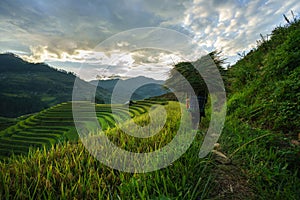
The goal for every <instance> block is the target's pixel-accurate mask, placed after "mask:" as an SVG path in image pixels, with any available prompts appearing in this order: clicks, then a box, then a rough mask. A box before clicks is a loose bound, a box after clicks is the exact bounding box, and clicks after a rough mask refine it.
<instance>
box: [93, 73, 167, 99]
mask: <svg viewBox="0 0 300 200" xmlns="http://www.w3.org/2000/svg"><path fill="white" fill-rule="evenodd" d="M90 83H91V84H92V85H95V86H98V88H103V89H105V90H107V91H109V92H110V93H112V92H113V91H114V89H115V86H116V85H118V93H117V94H116V96H117V97H118V99H117V102H118V103H124V102H125V101H127V100H128V99H126V98H125V96H126V95H127V94H132V96H131V97H130V99H131V100H142V99H146V98H150V97H154V96H160V95H163V94H166V93H168V92H169V90H167V89H165V88H164V87H163V86H162V85H163V84H164V81H162V80H155V79H152V78H147V77H144V76H138V77H135V78H130V79H126V80H122V79H110V80H93V81H90ZM139 85H142V86H141V87H138V88H136V87H137V86H139ZM135 89H136V90H135ZM134 90H135V91H134ZM106 103H110V102H106Z"/></svg>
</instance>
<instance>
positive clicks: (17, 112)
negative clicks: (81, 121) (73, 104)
mask: <svg viewBox="0 0 300 200" xmlns="http://www.w3.org/2000/svg"><path fill="white" fill-rule="evenodd" d="M75 79H76V76H75V75H74V74H73V73H70V72H66V71H63V70H57V69H54V68H52V67H50V66H48V65H47V64H44V63H37V64H34V63H29V62H26V61H24V60H22V59H21V58H19V57H17V56H16V55H14V54H11V53H6V54H0V116H3V117H18V116H21V115H24V114H29V113H34V112H38V111H40V110H43V109H45V108H48V107H51V106H53V105H56V104H58V103H61V102H66V101H71V100H72V92H73V86H74V81H75ZM77 80H78V83H79V84H78V87H79V89H81V91H83V92H86V93H87V94H88V92H90V91H93V92H94V91H96V94H95V101H96V102H97V103H110V102H111V101H110V98H111V95H112V92H113V89H114V86H115V85H116V84H117V83H118V85H121V87H120V88H121V92H120V93H118V94H117V96H118V103H124V101H125V99H124V97H123V94H127V93H128V92H129V88H131V87H133V86H135V85H137V84H140V83H145V82H151V84H147V85H144V86H142V87H140V88H138V89H137V90H136V91H135V92H134V93H133V95H132V96H131V99H132V100H140V99H145V98H149V97H153V96H159V95H162V94H165V93H166V92H168V91H167V90H165V89H164V88H162V86H161V84H162V83H163V81H157V80H154V79H150V78H146V77H142V76H141V77H136V78H131V79H127V80H121V79H112V80H100V81H91V82H86V81H84V80H81V79H77ZM119 81H120V82H119ZM97 83H98V87H97V89H96V88H95V86H97Z"/></svg>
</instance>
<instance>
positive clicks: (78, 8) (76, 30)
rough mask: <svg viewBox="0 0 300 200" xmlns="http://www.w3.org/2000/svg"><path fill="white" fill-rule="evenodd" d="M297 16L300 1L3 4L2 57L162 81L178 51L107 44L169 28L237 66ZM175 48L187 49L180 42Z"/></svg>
mask: <svg viewBox="0 0 300 200" xmlns="http://www.w3.org/2000/svg"><path fill="white" fill-rule="evenodd" d="M291 10H293V11H294V12H295V13H296V15H297V14H298V12H299V11H300V4H299V3H298V1H297V0H288V1H280V0H251V1H250V0H210V1H207V0H206V1H204V0H186V1H174V0H152V1H140V0H102V1H93V0H89V1H86V0H78V1H72V0H63V1H61V0H52V1H38V0H14V1H10V0H1V1H0V51H1V52H7V51H10V52H14V53H17V54H19V55H20V56H21V57H23V58H24V59H26V60H28V61H31V62H47V63H49V64H51V65H53V66H55V67H58V68H63V69H66V70H71V71H73V72H77V73H78V72H79V71H80V70H79V68H80V66H81V67H83V66H84V64H85V65H86V67H87V68H88V69H95V70H91V72H92V75H93V76H96V75H97V74H96V73H102V74H98V75H100V76H105V77H107V76H133V75H140V74H144V75H149V74H151V76H152V77H157V78H160V79H161V78H166V77H167V75H166V74H167V71H168V70H169V69H170V67H171V65H172V64H173V62H178V61H179V60H180V58H179V57H180V55H178V54H176V52H163V51H155V50H153V49H152V50H149V49H147V50H143V49H140V50H135V51H133V52H126V48H128V49H132V46H131V45H132V44H133V41H132V38H134V37H132V35H131V36H130V37H132V38H131V41H127V40H126V39H125V40H122V41H116V43H115V46H114V47H113V50H112V47H109V50H107V49H105V48H100V47H99V44H101V43H103V42H104V41H105V40H106V39H107V38H109V37H111V36H113V35H115V34H118V33H120V32H122V31H127V30H130V29H134V28H143V27H161V28H168V29H172V30H175V31H178V32H180V33H182V34H185V35H187V36H189V37H191V38H192V39H193V41H194V42H195V44H197V45H198V46H199V47H200V49H202V50H203V51H206V52H209V51H212V50H215V49H217V50H222V51H223V55H224V56H225V57H227V58H229V59H228V60H229V62H231V63H234V62H235V61H236V60H237V58H238V57H237V53H239V52H243V51H249V50H250V49H251V48H253V47H254V45H255V43H256V40H258V39H260V34H263V35H266V34H268V33H270V32H271V30H272V29H273V28H275V27H276V26H278V25H280V24H284V23H285V21H284V19H283V17H282V14H287V15H288V17H291V15H290V11H291ZM135 37H136V39H137V40H142V39H143V37H144V38H146V37H147V35H136V36H135ZM168 37H169V36H168V35H163V34H161V35H158V36H157V38H156V40H155V41H154V42H156V43H161V44H165V45H168V43H167V41H168V40H167V39H169V38H168ZM104 43H105V42H104ZM173 43H174V44H177V43H179V44H178V48H180V46H179V45H180V41H176V40H174V42H173ZM100 46H101V45H100ZM137 46H138V45H137ZM177 53H178V52H177ZM200 54H201V51H199V55H200ZM91 66H92V67H91ZM95 66H96V67H95ZM105 66H109V67H105ZM97 67H98V69H99V70H96V68H97ZM104 69H105V70H104ZM92 75H87V72H85V75H82V76H83V78H87V77H89V78H93V77H91V76H92Z"/></svg>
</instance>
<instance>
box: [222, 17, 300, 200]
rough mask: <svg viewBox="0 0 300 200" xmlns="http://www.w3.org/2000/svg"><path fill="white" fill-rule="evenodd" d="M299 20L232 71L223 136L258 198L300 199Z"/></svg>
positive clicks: (225, 148) (276, 33)
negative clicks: (299, 141) (296, 142)
mask: <svg viewBox="0 0 300 200" xmlns="http://www.w3.org/2000/svg"><path fill="white" fill-rule="evenodd" d="M299 44H300V22H299V21H297V20H296V21H295V22H294V23H293V24H291V25H288V26H285V27H278V28H276V29H275V30H274V31H273V32H272V37H271V39H270V40H268V41H260V44H259V46H258V47H257V48H256V49H254V50H252V51H251V52H250V53H249V54H248V55H246V56H245V57H244V58H243V59H241V60H240V61H238V62H237V64H236V65H234V66H232V67H231V68H230V69H229V70H228V73H227V75H228V80H227V81H228V82H227V84H228V85H229V87H228V89H229V101H228V116H227V121H226V125H225V129H224V131H223V135H222V136H221V138H220V143H221V146H222V148H223V149H222V150H223V151H224V152H226V154H228V155H230V157H231V158H232V159H233V163H235V164H236V165H237V166H240V168H241V170H242V171H243V173H244V174H245V175H246V176H247V178H248V179H249V180H250V182H249V184H250V185H251V187H252V188H253V189H254V191H255V193H256V194H257V197H256V198H258V199H299V194H300V172H299V166H300V160H299V157H300V146H299V145H296V144H295V142H293V141H296V140H300V138H298V137H299V136H298V133H299V132H300V124H299V123H300V107H299V102H300V81H299V77H300V46H299Z"/></svg>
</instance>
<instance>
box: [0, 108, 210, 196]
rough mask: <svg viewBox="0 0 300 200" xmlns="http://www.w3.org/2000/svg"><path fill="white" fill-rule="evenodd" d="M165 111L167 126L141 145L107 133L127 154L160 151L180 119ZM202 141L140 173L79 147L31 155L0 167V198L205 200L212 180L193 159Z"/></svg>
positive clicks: (203, 163) (205, 164) (206, 167)
mask: <svg viewBox="0 0 300 200" xmlns="http://www.w3.org/2000/svg"><path fill="white" fill-rule="evenodd" d="M165 108H166V110H167V113H168V115H167V118H168V119H167V124H166V125H165V126H164V127H162V130H161V132H160V134H158V135H156V136H154V137H153V138H150V139H148V140H147V139H146V140H145V141H144V142H142V140H141V139H140V140H137V139H136V138H134V137H129V136H126V135H125V133H120V132H119V130H118V128H115V129H109V130H107V132H106V134H107V135H109V137H110V139H111V140H112V141H114V142H115V143H116V144H119V146H120V147H122V148H127V149H128V150H133V151H138V152H140V151H143V152H147V151H153V150H155V149H159V148H161V147H163V146H164V145H165V144H167V143H168V142H169V141H170V140H171V139H172V138H173V137H174V135H175V134H176V131H177V129H176V124H177V123H179V122H178V117H180V112H178V108H179V104H177V103H169V104H168V105H167V106H165ZM148 120H149V118H148V116H147V114H145V116H143V115H142V116H140V117H138V118H137V119H135V121H136V122H138V123H147V121H148ZM174 125H175V126H174ZM201 140H202V137H201V136H200V135H197V136H196V139H195V140H194V142H193V144H192V145H191V147H190V148H189V149H188V151H187V152H186V153H185V154H184V155H183V156H182V157H181V158H180V159H178V160H177V161H175V162H174V163H172V164H171V165H170V166H168V167H166V168H164V169H161V170H158V171H154V172H149V173H141V174H137V173H125V172H120V171H117V170H113V169H111V168H109V167H107V166H105V165H103V164H102V163H100V162H99V161H98V160H97V159H95V158H94V157H93V156H91V155H90V154H89V153H88V152H87V150H86V149H85V148H84V145H83V144H82V143H81V142H78V143H64V144H58V145H56V146H52V148H51V149H49V150H46V149H40V150H37V151H33V150H31V151H30V152H29V154H28V155H27V156H19V157H11V158H9V159H7V160H5V162H0V182H1V186H0V199H12V198H16V199H38V198H43V199H56V198H61V199H70V198H74V199H204V198H207V197H208V195H209V193H210V190H211V189H212V188H211V187H210V186H211V184H212V180H213V176H214V175H213V174H212V173H211V171H210V170H211V167H212V166H213V163H212V160H211V158H210V157H207V158H205V159H199V158H198V151H199V147H200V144H201ZM157 143H160V144H159V145H157Z"/></svg>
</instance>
